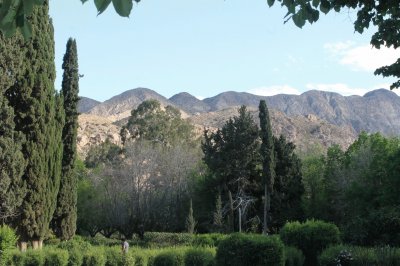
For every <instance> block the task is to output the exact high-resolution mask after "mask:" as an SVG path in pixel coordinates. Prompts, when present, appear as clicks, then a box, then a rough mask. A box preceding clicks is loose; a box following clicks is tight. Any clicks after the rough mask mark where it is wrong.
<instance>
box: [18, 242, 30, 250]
mask: <svg viewBox="0 0 400 266" xmlns="http://www.w3.org/2000/svg"><path fill="white" fill-rule="evenodd" d="M18 247H19V250H20V251H21V252H26V250H27V249H28V242H26V241H20V242H18Z"/></svg>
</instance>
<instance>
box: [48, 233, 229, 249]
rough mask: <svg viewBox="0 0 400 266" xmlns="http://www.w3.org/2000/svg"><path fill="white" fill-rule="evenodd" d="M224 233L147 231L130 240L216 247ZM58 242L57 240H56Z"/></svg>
mask: <svg viewBox="0 0 400 266" xmlns="http://www.w3.org/2000/svg"><path fill="white" fill-rule="evenodd" d="M225 237H226V235H224V234H218V233H213V234H201V235H194V234H188V233H165V232H146V233H144V239H143V240H140V239H139V238H138V237H137V236H136V235H134V237H133V239H130V240H129V241H128V242H129V244H130V246H141V247H171V246H192V245H193V246H201V247H216V246H218V244H219V241H220V240H222V239H224V238H225ZM77 238H78V239H80V240H82V241H85V242H87V243H90V244H91V245H93V246H108V247H111V246H116V245H120V244H121V240H119V239H112V238H106V237H103V236H96V237H84V238H82V237H77ZM55 243H57V242H55Z"/></svg>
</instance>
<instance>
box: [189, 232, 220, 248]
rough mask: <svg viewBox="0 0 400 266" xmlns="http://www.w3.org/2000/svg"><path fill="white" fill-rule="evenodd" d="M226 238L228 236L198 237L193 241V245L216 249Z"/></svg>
mask: <svg viewBox="0 0 400 266" xmlns="http://www.w3.org/2000/svg"><path fill="white" fill-rule="evenodd" d="M226 236H227V235H224V234H218V233H214V234H202V235H196V236H195V237H194V239H193V245H194V246H200V247H216V246H218V244H219V242H220V241H221V240H223V239H224V238H226Z"/></svg>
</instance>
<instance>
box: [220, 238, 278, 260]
mask: <svg viewBox="0 0 400 266" xmlns="http://www.w3.org/2000/svg"><path fill="white" fill-rule="evenodd" d="M216 260H217V265H219V266H224V265H231V266H261V265H276V266H283V265H284V250H283V243H282V241H281V240H280V239H279V238H278V237H275V236H263V235H245V234H238V233H236V234H232V235H230V236H229V237H227V238H226V239H224V240H222V241H221V242H220V243H219V245H218V249H217V255H216Z"/></svg>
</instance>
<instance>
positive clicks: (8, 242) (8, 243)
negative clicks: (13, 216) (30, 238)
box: [0, 225, 17, 265]
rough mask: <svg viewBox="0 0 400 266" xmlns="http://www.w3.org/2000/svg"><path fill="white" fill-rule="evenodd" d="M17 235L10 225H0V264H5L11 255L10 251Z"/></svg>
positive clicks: (13, 246)
mask: <svg viewBox="0 0 400 266" xmlns="http://www.w3.org/2000/svg"><path fill="white" fill-rule="evenodd" d="M16 243H17V236H16V235H15V232H14V230H13V229H11V227H9V226H7V225H2V226H0V265H7V261H9V259H10V257H11V253H10V252H11V251H12V250H13V249H14V248H15V245H16Z"/></svg>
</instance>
